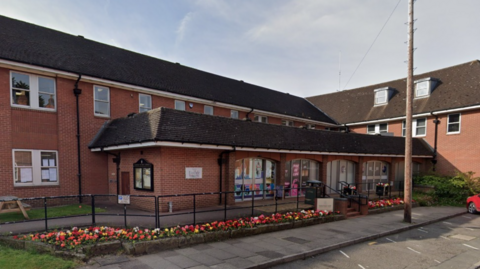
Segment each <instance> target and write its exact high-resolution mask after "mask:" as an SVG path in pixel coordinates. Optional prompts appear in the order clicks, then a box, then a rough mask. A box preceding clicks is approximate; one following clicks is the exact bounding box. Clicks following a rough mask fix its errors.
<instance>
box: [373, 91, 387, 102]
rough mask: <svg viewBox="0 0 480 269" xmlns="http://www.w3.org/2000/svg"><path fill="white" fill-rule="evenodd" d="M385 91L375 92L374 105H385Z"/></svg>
mask: <svg viewBox="0 0 480 269" xmlns="http://www.w3.org/2000/svg"><path fill="white" fill-rule="evenodd" d="M387 96H388V95H387V90H378V91H376V92H375V105H383V104H386V103H387Z"/></svg>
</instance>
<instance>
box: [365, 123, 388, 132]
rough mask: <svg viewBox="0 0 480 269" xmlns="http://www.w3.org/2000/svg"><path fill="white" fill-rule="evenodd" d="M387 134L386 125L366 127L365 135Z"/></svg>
mask: <svg viewBox="0 0 480 269" xmlns="http://www.w3.org/2000/svg"><path fill="white" fill-rule="evenodd" d="M387 132H388V123H380V124H371V125H367V134H381V133H387Z"/></svg>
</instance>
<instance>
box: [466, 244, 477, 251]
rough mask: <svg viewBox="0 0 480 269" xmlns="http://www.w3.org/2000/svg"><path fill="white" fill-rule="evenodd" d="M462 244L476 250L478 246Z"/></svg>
mask: <svg viewBox="0 0 480 269" xmlns="http://www.w3.org/2000/svg"><path fill="white" fill-rule="evenodd" d="M463 245H464V246H466V247H469V248H473V249H476V250H478V248H476V247H472V246H470V245H467V244H463Z"/></svg>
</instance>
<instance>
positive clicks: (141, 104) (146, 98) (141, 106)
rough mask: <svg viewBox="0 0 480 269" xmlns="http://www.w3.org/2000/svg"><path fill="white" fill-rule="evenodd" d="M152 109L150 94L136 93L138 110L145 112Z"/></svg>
mask: <svg viewBox="0 0 480 269" xmlns="http://www.w3.org/2000/svg"><path fill="white" fill-rule="evenodd" d="M150 109H152V96H150V95H146V94H141V93H139V94H138V111H139V112H145V111H149V110H150Z"/></svg>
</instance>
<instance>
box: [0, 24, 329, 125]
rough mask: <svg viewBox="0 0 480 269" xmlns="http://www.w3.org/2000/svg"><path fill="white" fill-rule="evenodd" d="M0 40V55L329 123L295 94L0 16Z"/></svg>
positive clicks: (39, 64) (77, 72)
mask: <svg viewBox="0 0 480 269" xmlns="http://www.w3.org/2000/svg"><path fill="white" fill-rule="evenodd" d="M0 40H1V42H0V59H5V60H11V61H15V62H21V63H27V64H32V65H36V66H41V67H48V68H53V69H57V70H62V71H68V72H72V73H76V74H82V75H88V76H92V77H96V78H102V79H107V80H111V81H116V82H122V83H126V84H130V85H136V86H142V87H147V88H151V89H156V90H161V91H166V92H171V93H176V94H182V95H186V96H192V97H197V98H202V99H206V100H213V101H217V102H223V103H227V104H233V105H238V106H243V107H247V108H254V109H259V110H263V111H269V112H274V113H278V114H283V115H288V116H295V117H301V118H305V119H311V120H315V121H321V122H326V123H333V124H335V121H334V120H332V119H331V118H329V117H328V116H327V115H325V114H324V113H323V112H321V111H320V110H319V109H317V108H316V107H315V106H313V105H312V104H310V103H309V102H308V101H307V100H305V99H304V98H301V97H297V96H293V95H289V94H286V93H281V92H277V91H274V90H270V89H267V88H263V87H259V86H255V85H252V84H249V83H245V82H242V81H238V80H234V79H230V78H226V77H222V76H218V75H214V74H211V73H207V72H204V71H200V70H197V69H193V68H190V67H187V66H182V65H180V64H174V63H171V62H167V61H164V60H160V59H156V58H153V57H149V56H146V55H142V54H139V53H135V52H131V51H128V50H124V49H120V48H117V47H113V46H109V45H105V44H102V43H98V42H95V41H92V40H88V39H85V38H83V37H78V36H73V35H69V34H65V33H62V32H59V31H55V30H51V29H48V28H44V27H40V26H37V25H34V24H29V23H26V22H22V21H18V20H14V19H10V18H7V17H3V16H0Z"/></svg>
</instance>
